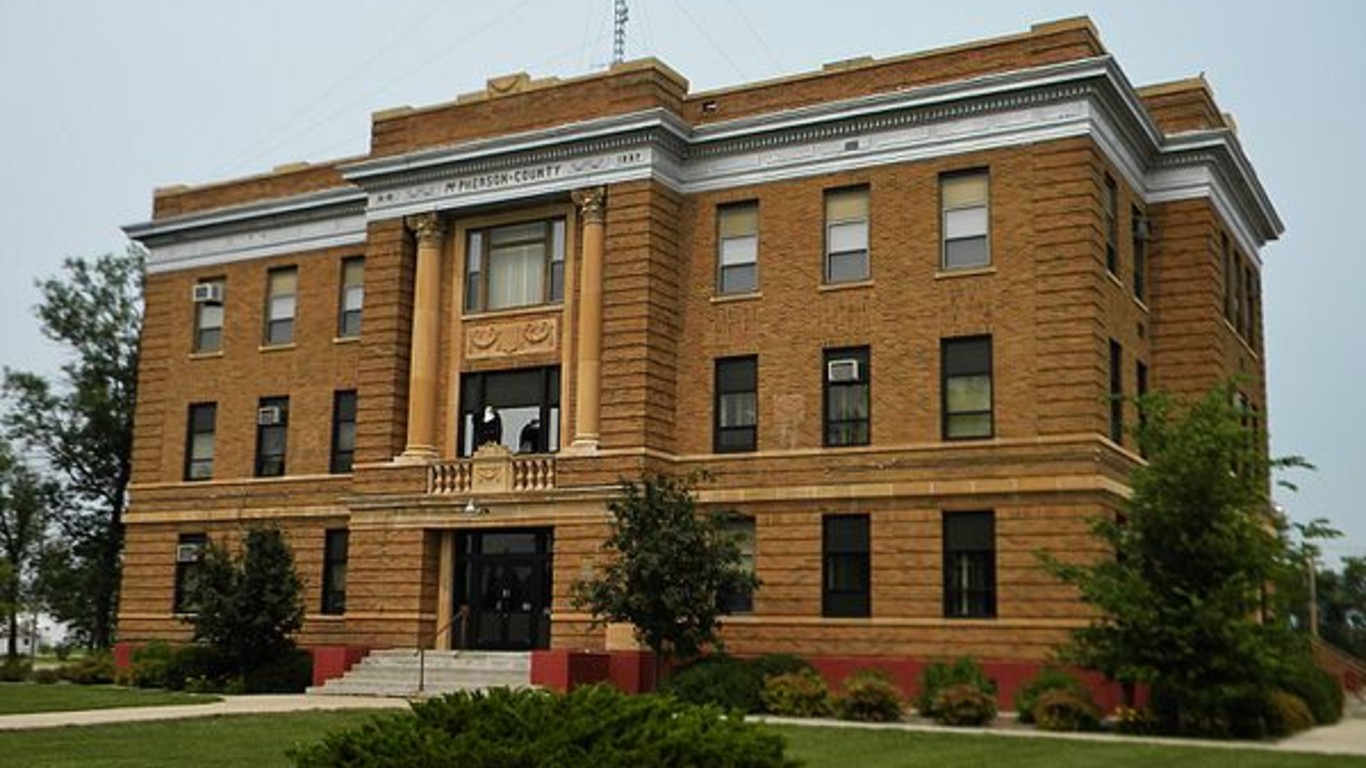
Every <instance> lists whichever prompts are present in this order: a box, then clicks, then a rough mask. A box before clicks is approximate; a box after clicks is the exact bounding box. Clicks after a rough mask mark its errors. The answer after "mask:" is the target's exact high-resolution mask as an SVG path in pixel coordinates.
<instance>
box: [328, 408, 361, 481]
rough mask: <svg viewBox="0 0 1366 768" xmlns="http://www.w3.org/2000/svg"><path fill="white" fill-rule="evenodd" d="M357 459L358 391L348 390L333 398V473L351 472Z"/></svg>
mask: <svg viewBox="0 0 1366 768" xmlns="http://www.w3.org/2000/svg"><path fill="white" fill-rule="evenodd" d="M355 458H356V390H354V389H347V390H341V391H338V392H335V393H334V394H333V396H332V461H331V470H332V473H333V474H345V473H347V472H350V471H351V465H352V463H353V462H354V461H355Z"/></svg>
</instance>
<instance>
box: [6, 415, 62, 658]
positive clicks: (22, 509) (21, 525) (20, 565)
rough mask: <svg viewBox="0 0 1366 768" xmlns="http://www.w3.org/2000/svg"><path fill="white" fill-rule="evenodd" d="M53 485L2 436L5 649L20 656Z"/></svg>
mask: <svg viewBox="0 0 1366 768" xmlns="http://www.w3.org/2000/svg"><path fill="white" fill-rule="evenodd" d="M49 496H50V489H49V488H48V487H47V485H46V484H45V483H44V482H43V481H42V480H41V479H40V478H39V476H38V474H37V473H36V472H34V471H33V470H32V469H31V468H30V467H29V466H28V465H27V464H25V463H24V462H23V461H22V460H21V459H19V458H18V457H16V456H15V455H14V451H13V449H12V448H11V447H10V445H9V443H8V442H6V441H4V440H3V439H0V618H3V620H4V621H5V625H6V628H7V630H8V635H9V642H8V643H7V646H6V649H5V653H6V655H7V656H8V657H9V658H10V659H15V658H18V656H19V612H20V611H21V610H22V609H23V607H24V605H25V604H26V603H29V602H31V601H32V599H33V595H32V589H31V588H32V585H33V571H34V568H33V560H34V558H35V556H36V555H37V554H38V552H39V547H40V545H41V543H42V538H43V533H44V517H45V515H46V513H47V507H48V498H49Z"/></svg>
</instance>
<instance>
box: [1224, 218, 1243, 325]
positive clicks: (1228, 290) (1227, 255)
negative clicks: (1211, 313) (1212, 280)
mask: <svg viewBox="0 0 1366 768" xmlns="http://www.w3.org/2000/svg"><path fill="white" fill-rule="evenodd" d="M1219 241H1220V246H1221V247H1222V249H1223V251H1224V319H1226V320H1228V321H1229V322H1230V323H1232V322H1233V315H1234V308H1235V307H1237V306H1238V291H1237V287H1236V286H1237V282H1235V280H1234V277H1233V245H1232V244H1231V243H1230V242H1229V239H1228V233H1227V232H1221V233H1220V234H1219Z"/></svg>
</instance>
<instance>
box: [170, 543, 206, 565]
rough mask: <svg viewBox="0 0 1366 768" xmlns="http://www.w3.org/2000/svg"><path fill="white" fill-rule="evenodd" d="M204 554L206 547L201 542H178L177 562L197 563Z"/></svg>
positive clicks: (176, 549) (176, 550)
mask: <svg viewBox="0 0 1366 768" xmlns="http://www.w3.org/2000/svg"><path fill="white" fill-rule="evenodd" d="M203 555H204V547H203V546H202V545H200V544H177V545H176V548H175V561H176V562H177V563H197V562H199V560H200V558H201V557H203Z"/></svg>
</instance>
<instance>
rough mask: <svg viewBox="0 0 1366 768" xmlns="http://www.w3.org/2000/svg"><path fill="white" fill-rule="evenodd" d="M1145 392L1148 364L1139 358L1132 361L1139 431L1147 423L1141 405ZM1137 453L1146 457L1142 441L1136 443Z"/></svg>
mask: <svg viewBox="0 0 1366 768" xmlns="http://www.w3.org/2000/svg"><path fill="white" fill-rule="evenodd" d="M1147 394H1148V365H1147V364H1146V363H1144V362H1143V361H1142V360H1139V361H1137V362H1136V363H1134V396H1135V397H1136V398H1137V400H1138V403H1139V408H1138V428H1139V432H1140V433H1141V432H1142V431H1143V428H1144V427H1146V426H1147V425H1148V416H1147V414H1146V413H1145V410H1146V409H1145V408H1144V407H1143V404H1144V396H1146V395H1147ZM1138 455H1140V456H1142V457H1143V458H1145V459H1146V458H1148V452H1147V451H1145V450H1144V449H1143V443H1142V442H1139V444H1138Z"/></svg>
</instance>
